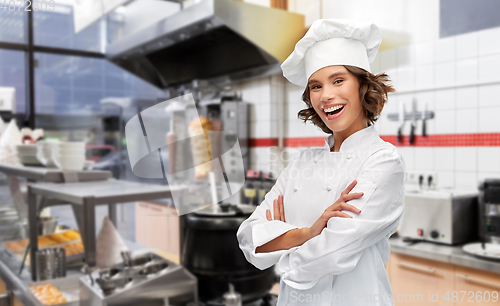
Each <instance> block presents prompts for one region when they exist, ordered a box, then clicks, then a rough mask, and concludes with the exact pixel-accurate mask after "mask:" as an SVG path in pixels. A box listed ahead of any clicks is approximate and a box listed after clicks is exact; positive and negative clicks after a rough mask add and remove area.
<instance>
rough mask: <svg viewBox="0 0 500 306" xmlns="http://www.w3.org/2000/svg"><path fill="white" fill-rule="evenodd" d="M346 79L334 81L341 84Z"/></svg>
mask: <svg viewBox="0 0 500 306" xmlns="http://www.w3.org/2000/svg"><path fill="white" fill-rule="evenodd" d="M343 81H344V80H335V82H333V84H340V83H342V82H343Z"/></svg>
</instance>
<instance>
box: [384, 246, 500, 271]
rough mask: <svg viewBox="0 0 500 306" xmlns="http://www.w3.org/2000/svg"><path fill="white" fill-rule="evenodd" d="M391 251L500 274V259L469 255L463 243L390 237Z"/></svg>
mask: <svg viewBox="0 0 500 306" xmlns="http://www.w3.org/2000/svg"><path fill="white" fill-rule="evenodd" d="M389 243H390V244H391V252H394V253H398V254H404V255H409V256H415V257H421V258H425V259H430V260H435V261H440V262H445V263H450V264H455V265H459V266H464V267H468V268H474V269H479V270H485V271H489V272H493V273H499V274H500V261H495V260H486V259H482V258H479V257H476V256H472V255H469V254H467V253H465V252H464V251H463V250H462V246H463V245H457V246H447V245H441V244H436V243H432V242H417V243H408V242H403V240H402V239H401V238H400V237H393V238H391V239H389Z"/></svg>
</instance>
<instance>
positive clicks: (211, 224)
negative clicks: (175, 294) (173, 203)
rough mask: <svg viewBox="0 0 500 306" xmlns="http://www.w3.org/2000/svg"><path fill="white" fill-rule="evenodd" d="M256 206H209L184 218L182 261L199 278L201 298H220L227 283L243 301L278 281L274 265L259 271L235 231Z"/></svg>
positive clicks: (250, 299) (262, 292)
mask: <svg viewBox="0 0 500 306" xmlns="http://www.w3.org/2000/svg"><path fill="white" fill-rule="evenodd" d="M254 209H255V206H251V205H229V206H227V205H226V206H222V207H220V206H218V207H216V208H215V209H214V207H209V208H207V209H203V210H199V211H197V212H194V213H190V214H187V215H186V216H185V221H184V243H183V249H182V264H183V266H184V267H185V268H187V269H188V270H189V271H190V272H191V273H193V274H194V275H195V276H196V277H197V278H198V294H199V298H200V300H201V301H204V302H208V301H212V300H216V299H221V298H222V296H223V295H224V293H225V292H226V291H227V288H228V283H232V284H233V285H234V288H235V291H237V292H239V293H240V294H241V297H242V301H243V302H250V301H254V300H257V299H259V298H261V297H263V296H265V295H266V294H267V293H269V291H270V290H271V288H272V286H273V284H274V283H275V282H276V280H277V276H276V274H275V272H274V269H273V267H271V268H269V269H266V270H259V269H257V268H255V267H254V266H253V265H252V264H250V263H249V262H248V261H247V260H246V258H245V256H244V255H243V252H242V251H241V250H240V248H239V245H238V240H237V238H236V232H237V231H238V228H239V226H240V224H241V223H242V222H243V221H244V220H245V219H247V218H248V216H249V215H250V214H251V213H252V212H253V210H254Z"/></svg>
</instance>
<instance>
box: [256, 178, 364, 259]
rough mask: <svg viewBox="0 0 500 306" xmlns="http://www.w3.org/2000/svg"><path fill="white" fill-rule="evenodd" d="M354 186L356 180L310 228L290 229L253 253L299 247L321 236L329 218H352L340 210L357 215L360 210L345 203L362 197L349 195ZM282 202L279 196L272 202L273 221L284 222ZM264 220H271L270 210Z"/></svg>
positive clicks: (354, 194)
mask: <svg viewBox="0 0 500 306" xmlns="http://www.w3.org/2000/svg"><path fill="white" fill-rule="evenodd" d="M356 184H357V182H356V180H354V181H353V182H352V183H351V184H350V185H349V186H348V187H347V188H346V189H345V190H344V191H343V192H342V194H341V195H340V197H339V199H338V200H337V201H336V202H335V203H334V204H332V205H331V206H329V207H328V208H327V209H325V211H324V212H323V214H322V215H321V217H319V218H318V220H317V221H316V222H315V223H314V224H313V225H312V226H311V227H303V228H296V229H292V230H290V231H288V232H286V233H284V234H283V235H281V236H279V237H277V238H275V239H273V240H271V241H269V242H267V243H266V244H263V245H261V246H259V247H257V249H256V250H255V253H266V252H274V251H279V250H288V249H291V248H293V247H296V246H300V245H302V244H304V242H306V241H308V240H309V239H311V238H313V237H316V236H317V235H319V234H321V232H322V231H323V229H324V228H325V227H326V224H327V222H328V220H330V218H333V217H342V218H352V217H351V216H350V215H348V214H346V213H345V212H342V210H349V211H352V212H353V213H358V214H359V213H360V212H361V210H359V209H357V208H356V207H354V206H352V205H350V204H347V203H346V202H347V201H349V200H352V199H356V198H360V197H361V196H363V193H362V192H357V193H349V192H351V190H352V189H353V188H354V186H356ZM283 200H284V198H283V196H282V195H280V196H279V197H278V199H275V200H274V202H273V208H274V220H278V221H282V222H286V221H285V211H284V204H283ZM266 218H267V220H269V221H272V220H273V217H272V214H271V210H270V209H267V210H266Z"/></svg>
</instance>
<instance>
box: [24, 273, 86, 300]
mask: <svg viewBox="0 0 500 306" xmlns="http://www.w3.org/2000/svg"><path fill="white" fill-rule="evenodd" d="M80 277H81V275H75V276H71V277H63V278H56V279H50V280H45V281H40V282H34V283H30V284H28V286H29V287H30V289H31V288H33V287H35V286H40V285H46V284H50V285H52V286H54V287H56V288H57V289H58V290H59V292H61V294H62V295H63V296H64V297H65V298H66V299H67V300H68V302H66V303H59V304H53V305H58V306H78V305H80V285H79V279H80ZM28 294H31V295H32V296H33V298H34V299H35V300H36V301H37V302H38V303H37V304H36V306H44V305H45V304H43V303H42V302H41V301H40V300H38V299H37V298H36V297H35V295H34V294H33V292H32V291H31V290H29V293H28Z"/></svg>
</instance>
